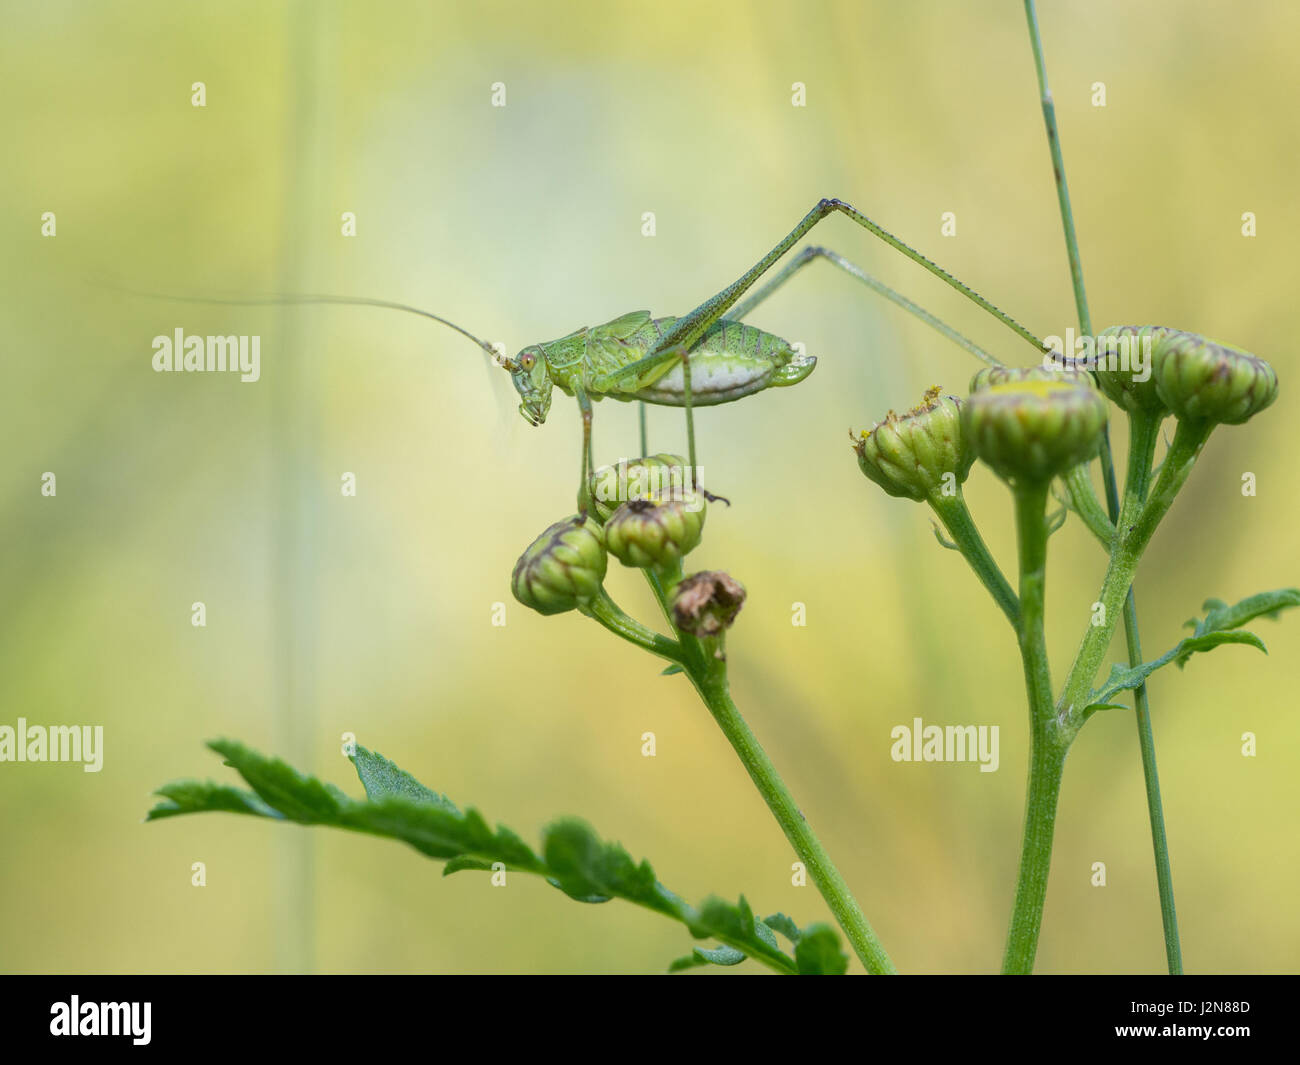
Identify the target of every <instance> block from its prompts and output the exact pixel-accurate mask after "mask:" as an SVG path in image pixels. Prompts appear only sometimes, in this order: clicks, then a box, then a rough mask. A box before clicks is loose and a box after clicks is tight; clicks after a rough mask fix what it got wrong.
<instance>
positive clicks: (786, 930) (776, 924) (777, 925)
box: [763, 913, 803, 946]
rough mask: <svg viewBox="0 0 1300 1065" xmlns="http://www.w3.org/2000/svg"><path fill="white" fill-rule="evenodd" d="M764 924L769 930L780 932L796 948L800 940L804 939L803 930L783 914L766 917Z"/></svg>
mask: <svg viewBox="0 0 1300 1065" xmlns="http://www.w3.org/2000/svg"><path fill="white" fill-rule="evenodd" d="M763 923H764V924H765V925H767V926H768V928H773V929H775V930H776V931H778V932H780V933H781V934H782V935H783V936H785V938H786V939H788V940H789V941H790V942H791V943H792V944H795V945H796V946H797V945H798V943H799V940H800V939H801V938H803V930H802V929H801V928H800V927H799V926H798V925H797V924H795V923H794V921H792V920H791V919H790V918H789V917H787V916H786V915H785V914H783V913H774V914H772V916H771V917H764V918H763Z"/></svg>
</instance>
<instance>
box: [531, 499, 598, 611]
mask: <svg viewBox="0 0 1300 1065" xmlns="http://www.w3.org/2000/svg"><path fill="white" fill-rule="evenodd" d="M607 565H608V559H607V558H606V557H605V541H604V537H603V535H602V534H601V531H600V526H599V525H598V524H597V523H596V522H594V521H592V520H590V518H588V519H587V520H586V521H583V520H582V519H581V518H578V517H576V516H575V517H572V518H565V519H564V521H557V522H556V523H555V524H554V525H552V526H551V527H550V528H549V529H547V530H546V531H545V532H544V533H542V535H541V536H539V537H538V538H537V539H536V540H534V541H533V542H532V543H531V544H529V545H528V550H527V551H525V552H524V553H523V554H522V555H520V556H519V561H518V562H516V563H515V572H514V575H513V576H512V577H511V578H510V589H511V591H513V592H514V593H515V598H516V599H518V600H519V601H520V602H521V603H523V604H524V606H527V607H532V608H533V609H534V610H536V611H537V612H538V613H539V614H563V613H564V612H565V611H566V610H573V609H574V608H575V607H578V606H580V605H582V604H583V603H586V602H588V601H589V600H591V599H593V598H594V597H595V596H596V595H597V594H599V592H600V586H601V582H602V581H604V579H605V568H606V566H607Z"/></svg>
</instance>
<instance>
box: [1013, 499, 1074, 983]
mask: <svg viewBox="0 0 1300 1065" xmlns="http://www.w3.org/2000/svg"><path fill="white" fill-rule="evenodd" d="M1014 492H1015V500H1016V542H1017V546H1018V549H1019V556H1020V626H1019V636H1020V658H1021V662H1022V663H1023V666H1024V672H1025V692H1026V694H1027V695H1028V697H1029V723H1030V744H1031V746H1030V761H1029V788H1028V792H1027V795H1026V797H1025V825H1024V835H1023V838H1022V840H1021V849H1020V874H1019V876H1018V878H1017V881H1016V900H1015V906H1014V908H1013V910H1012V913H1011V927H1010V930H1009V931H1008V933H1007V948H1006V954H1005V955H1004V957H1003V961H1002V971H1003V972H1004V973H1029V972H1031V971H1032V970H1033V967H1034V955H1035V954H1036V953H1037V951H1038V933H1039V930H1040V929H1041V927H1042V923H1043V904H1044V902H1045V901H1046V898H1047V875H1048V871H1049V869H1050V867H1051V863H1052V837H1053V833H1054V831H1055V827H1056V804H1057V799H1058V798H1059V796H1060V793H1061V774H1062V772H1063V771H1064V769H1065V753H1066V749H1067V747H1068V741H1067V740H1065V738H1064V737H1063V736H1062V734H1061V731H1060V729H1059V728H1058V727H1057V726H1056V719H1055V714H1054V712H1053V711H1054V708H1053V702H1052V678H1051V672H1050V670H1049V668H1048V662H1047V645H1046V640H1045V639H1044V635H1043V608H1044V602H1045V593H1046V577H1047V522H1046V512H1047V496H1048V485H1046V484H1022V485H1018V486H1017V487H1016V488H1015V489H1014Z"/></svg>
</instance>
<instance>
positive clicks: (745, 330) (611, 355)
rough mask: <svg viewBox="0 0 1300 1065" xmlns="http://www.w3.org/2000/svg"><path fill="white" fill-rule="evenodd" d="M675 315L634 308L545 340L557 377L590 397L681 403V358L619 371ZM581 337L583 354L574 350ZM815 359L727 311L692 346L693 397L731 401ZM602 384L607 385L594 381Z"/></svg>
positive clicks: (706, 402)
mask: <svg viewBox="0 0 1300 1065" xmlns="http://www.w3.org/2000/svg"><path fill="white" fill-rule="evenodd" d="M676 321H677V319H676V318H651V317H650V313H649V312H648V311H637V312H634V313H632V314H626V315H623V316H622V317H621V318H616V319H614V320H613V321H612V322H607V323H605V324H604V325H599V326H595V327H593V328H590V329H583V330H579V331H578V332H577V333H573V334H571V335H570V336H568V337H564V338H563V339H562V340H557V341H553V342H552V343H551V344H548V345H545V348H546V353H547V362H548V363H550V364H551V366H552V374H553V377H554V380H555V383H556V384H557V385H558V386H559V387H560V388H561V389H562V390H563V391H565V392H568V393H570V394H572V391H573V386H574V384H576V383H578V382H579V381H580V382H581V383H582V384H583V385H584V387H586V388H587V389H588V391H589V392H590V394H591V396H592V398H593V399H597V398H600V397H602V396H609V397H610V398H612V399H620V400H625V401H627V400H637V399H639V400H645V401H646V402H648V403H656V404H660V405H662V406H682V405H683V404H684V402H685V374H684V372H683V368H682V365H681V362H680V361H679V360H672V359H669V360H665V361H664V362H663V363H661V364H659V365H657V366H652V367H649V368H642V369H640V370H637V371H632V372H629V373H627V374H626V375H624V374H621V371H623V370H624V369H626V368H627V367H629V366H631V365H632V364H633V363H636V362H638V361H639V360H641V359H644V358H646V357H647V356H649V355H650V353H651V352H652V351H653V350H654V349H655V348H656V346H658V344H659V343H660V341H661V340H662V339H663V337H664V335H665V334H666V333H667V332H668V330H670V329H671V328H672V326H673V324H674V323H675V322H676ZM579 345H581V347H582V349H583V351H582V355H585V357H577V355H578V353H577V351H576V349H577V348H578V347H579ZM552 352H554V355H555V356H556V357H558V358H553V356H552ZM557 362H558V365H557ZM816 364H817V360H816V359H814V358H810V357H807V356H803V357H801V356H799V355H798V354H797V353H796V352H795V350H794V349H793V348H791V347H790V345H789V344H788V343H787V342H786V341H784V340H782V339H781V338H780V337H778V336H775V335H773V334H772V333H765V332H764V331H763V330H761V329H757V328H755V327H754V326H752V325H746V324H745V323H743V322H733V321H728V320H727V319H725V318H724V319H722V320H720V321H718V322H716V323H714V325H713V326H712V327H710V328H709V330H708V331H707V332H706V333H705V334H704V336H703V337H701V338H700V340H699V341H698V342H697V343H696V344H695V347H694V348H692V349H691V403H692V405H693V406H701V407H705V406H710V405H713V404H718V403H728V402H730V401H731V400H735V399H740V398H741V397H742V396H748V395H752V394H753V393H755V392H761V391H762V390H763V389H765V388H779V387H783V386H786V385H793V384H797V383H798V382H800V381H802V380H803V379H804V378H805V377H807V376H808V375H809V374H810V373H812V371H813V368H814V367H815V366H816ZM599 384H605V385H606V387H604V388H600V387H595V386H597V385H599Z"/></svg>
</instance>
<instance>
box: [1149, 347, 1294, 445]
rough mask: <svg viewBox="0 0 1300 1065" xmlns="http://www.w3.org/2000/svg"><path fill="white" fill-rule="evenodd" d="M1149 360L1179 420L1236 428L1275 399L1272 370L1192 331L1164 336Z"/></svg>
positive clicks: (1158, 385) (1162, 393) (1161, 392)
mask: <svg viewBox="0 0 1300 1065" xmlns="http://www.w3.org/2000/svg"><path fill="white" fill-rule="evenodd" d="M1153 361H1154V363H1155V368H1154V371H1153V374H1152V376H1153V377H1154V378H1155V382H1156V390H1157V392H1158V393H1159V395H1160V398H1161V399H1162V400H1163V401H1164V402H1165V405H1166V406H1167V407H1168V408H1169V409H1170V410H1171V411H1172V412H1173V413H1174V414H1175V415H1176V416H1177V417H1179V418H1184V419H1187V420H1189V421H1201V422H1209V423H1211V424H1224V425H1240V424H1241V423H1242V422H1244V421H1246V420H1248V419H1249V418H1251V417H1252V416H1254V415H1256V414H1258V413H1259V412H1260V411H1262V410H1263V409H1264V408H1265V407H1267V406H1268V405H1269V404H1270V403H1272V402H1273V401H1274V400H1275V399H1277V373H1276V372H1275V371H1274V369H1273V367H1272V366H1270V365H1269V364H1268V363H1267V362H1265V361H1264V360H1263V359H1260V358H1257V357H1256V356H1254V355H1251V354H1250V353H1249V352H1246V351H1242V350H1241V349H1240V348H1234V347H1231V346H1230V345H1228V344H1221V343H1219V342H1218V341H1216V340H1207V339H1206V338H1205V337H1202V336H1198V335H1197V334H1195V333H1174V334H1173V335H1171V336H1169V337H1167V338H1165V340H1164V343H1163V344H1162V345H1160V352H1159V354H1158V356H1157V357H1154V358H1153Z"/></svg>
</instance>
